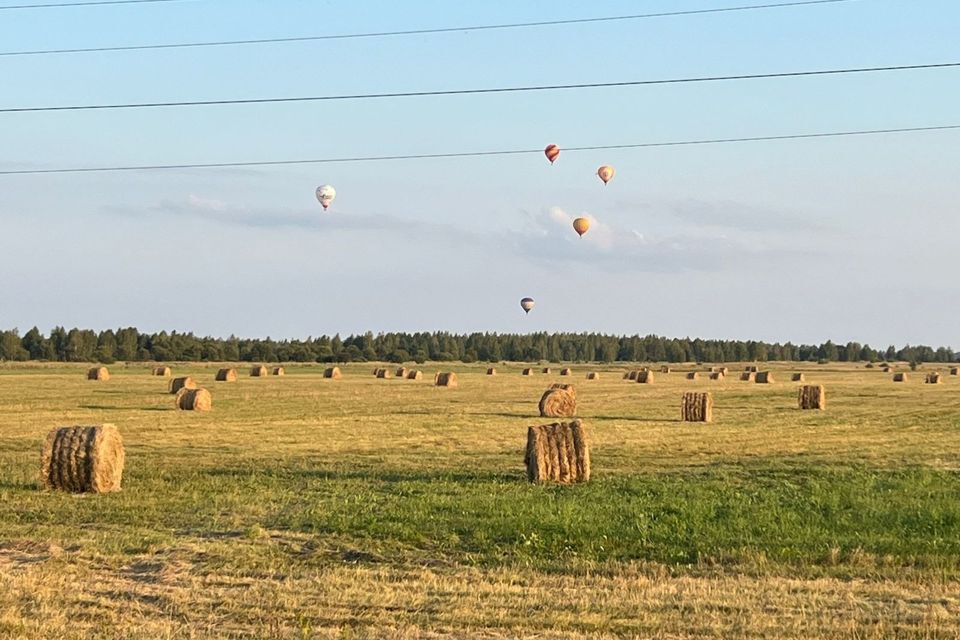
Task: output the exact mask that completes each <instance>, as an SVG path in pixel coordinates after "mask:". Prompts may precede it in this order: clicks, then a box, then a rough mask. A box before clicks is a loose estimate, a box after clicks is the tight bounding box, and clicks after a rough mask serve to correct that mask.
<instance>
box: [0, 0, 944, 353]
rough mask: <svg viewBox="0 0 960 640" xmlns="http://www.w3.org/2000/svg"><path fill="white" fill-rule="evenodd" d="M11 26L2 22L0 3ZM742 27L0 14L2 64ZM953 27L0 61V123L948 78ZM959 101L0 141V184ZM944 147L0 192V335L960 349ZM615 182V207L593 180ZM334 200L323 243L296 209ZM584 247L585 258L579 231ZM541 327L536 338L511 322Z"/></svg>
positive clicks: (408, 111)
mask: <svg viewBox="0 0 960 640" xmlns="http://www.w3.org/2000/svg"><path fill="white" fill-rule="evenodd" d="M3 4H11V2H9V1H6V0H4V1H2V2H0V6H2V5H3ZM737 4H746V3H745V2H742V1H737V2H728V1H720V0H669V1H667V0H661V1H656V0H642V1H640V0H634V1H630V2H626V1H612V0H607V1H604V2H593V3H585V2H572V1H562V0H561V1H558V0H551V1H549V2H547V1H528V2H515V1H514V2H508V1H490V2H483V3H479V2H478V3H459V2H458V3H454V2H448V1H442V2H441V1H439V0H438V1H434V2H419V1H418V2H413V1H411V2H404V3H399V2H388V1H368V2H363V3H358V2H346V1H345V0H344V1H328V2H327V1H325V2H320V1H313V2H309V1H307V0H280V1H276V2H264V1H253V0H230V1H229V2H228V1H227V0H183V1H182V2H170V3H161V4H156V5H149V4H146V5H136V6H113V7H99V8H96V7H89V8H72V9H48V10H32V11H5V12H4V11H0V50H4V51H12V50H18V49H38V48H48V47H56V48H60V47H72V46H77V47H84V46H98V45H123V44H144V43H155V42H173V41H189V40H217V39H241V38H260V37H273V36H278V37H283V36H297V35H316V34H326V33H350V32H366V31H379V30H394V29H416V28H429V27H448V26H456V25H469V24H488V23H499V22H512V21H533V20H554V19H564V18H580V17H593V16H603V15H618V14H628V13H638V12H647V11H649V12H656V11H665V10H683V9H698V8H712V7H724V6H734V5H737ZM958 23H960V5H957V3H955V2H952V1H948V0H915V1H909V2H907V1H903V0H859V1H854V2H848V3H840V4H835V5H823V6H816V7H798V8H782V9H770V10H765V11H753V12H742V13H728V14H713V15H700V16H685V17H672V18H657V19H650V20H642V21H625V22H619V23H603V24H590V25H576V26H560V27H548V28H540V29H523V30H505V31H488V32H458V33H450V34H440V35H429V36H413V37H396V38H383V39H358V40H340V41H336V40H335V41H327V42H313V43H299V44H283V45H269V46H258V47H223V48H214V49H187V50H167V51H144V52H130V53H96V54H83V55H59V56H43V57H0V78H2V85H0V86H2V90H0V106H3V107H14V106H40V105H55V104H80V103H98V102H100V103H102V102H136V101H150V100H180V99H184V100H191V99H216V98H247V97H264V96H293V95H322V94H338V93H353V92H380V91H409V90H431V89H455V88H470V87H487V86H506V85H524V84H551V83H575V82H605V81H620V80H635V79H650V78H669V77H682V76H700V75H714V74H742V73H765V72H778V71H790V70H803V69H819V68H835V67H856V66H875V65H895V64H922V63H936V62H952V61H958V60H960V48H958V46H957V42H958V38H957V35H958V34H957V26H956V25H957V24H958ZM958 107H960V71H957V70H932V71H911V72H900V73H889V74H875V75H862V76H843V77H823V78H800V79H781V80H757V81H744V82H730V83H708V84H697V85H676V86H657V87H637V88H622V89H597V90H584V91H572V92H555V93H530V94H507V95H495V96H463V97H432V98H410V99H400V100H371V101H363V102H333V103H299V104H286V105H256V106H229V107H218V108H213V107H201V108H188V109H148V110H139V111H101V112H74V113H62V112H61V113H25V114H0V167H2V168H31V167H37V168H47V167H58V166H89V165H104V164H106V165H116V164H121V165H122V164H151V163H179V162H217V161H235V160H270V159H288V158H307V157H339V156H355V155H379V154H386V155H389V154H395V153H399V154H403V153H431V152H447V151H460V150H470V151H472V150H485V149H502V148H540V147H543V146H545V145H546V144H548V143H556V144H559V145H560V146H561V147H564V146H567V147H571V146H580V145H598V144H599V145H602V144H619V143H635V142H647V141H659V140H679V139H695V138H713V137H736V136H753V135H767V134H774V135H776V134H786V133H804V132H817V131H836V130H845V129H869V128H887V127H908V126H927V125H941V124H958V123H960V115H957V114H958V113H960V110H958ZM958 148H960V132H938V133H919V134H910V135H897V136H882V137H870V138H855V139H853V138H846V139H830V140H817V141H791V142H762V143H745V144H736V145H723V146H710V147H680V148H659V149H643V150H622V151H607V152H580V153H567V154H563V155H561V157H560V159H559V160H558V161H557V164H556V165H555V166H552V167H551V166H550V165H549V164H548V163H547V162H546V160H545V159H543V158H542V157H532V156H516V157H495V158H473V159H457V160H450V159H447V160H423V161H411V162H381V163H368V164H340V165H336V164H331V165H316V166H295V167H281V168H263V169H260V168H247V169H216V170H182V171H169V172H157V173H147V172H144V173H123V174H86V175H47V176H21V177H0V229H2V241H3V247H4V248H3V251H0V283H2V284H0V288H2V292H0V293H2V296H0V298H2V302H0V326H3V327H11V326H18V327H20V328H21V330H26V329H28V328H29V327H31V326H33V325H39V326H40V327H41V328H43V329H44V330H46V329H49V328H50V327H51V326H53V325H56V324H62V325H67V326H74V325H79V326H84V327H93V328H105V327H115V326H120V325H124V326H126V325H136V326H138V327H140V328H141V329H145V330H159V329H179V330H193V331H196V332H199V333H204V334H207V333H209V334H216V335H227V334H230V333H235V334H238V335H248V336H265V335H271V336H273V337H295V336H306V335H317V334H320V333H334V332H341V333H352V332H362V331H366V330H372V331H386V330H432V329H443V330H451V331H473V330H481V331H485V330H488V331H539V330H570V331H594V330H595V331H604V332H613V333H635V332H639V333H658V334H663V335H670V336H683V335H696V336H703V337H724V338H754V339H768V340H793V341H821V340H825V339H827V338H831V339H833V340H835V341H846V340H851V339H856V340H861V341H868V342H870V343H872V344H874V345H875V346H876V345H882V346H885V345H886V344H888V343H891V342H892V343H897V344H901V343H906V342H912V343H918V342H923V343H933V344H952V345H953V346H960V340H958V339H957V338H958V336H957V325H956V322H955V320H954V319H955V318H956V317H957V316H958V314H960V296H958V293H960V290H958V286H957V284H956V279H955V277H954V272H955V264H956V260H955V256H956V244H957V238H958V236H960V217H958V215H957V206H958V205H957V202H960V180H958V179H957V170H958V166H960V162H958V161H960V152H958ZM605 163H609V164H612V165H614V166H615V167H616V168H617V176H616V178H615V179H614V181H613V182H611V183H610V185H609V186H607V187H603V185H602V184H601V183H600V182H599V180H597V178H596V176H595V175H594V172H595V170H596V168H597V166H599V165H600V164H605ZM323 183H331V184H334V185H336V187H337V190H338V194H339V195H338V199H337V201H336V203H335V204H334V207H333V208H332V209H331V211H330V212H329V213H327V214H323V213H322V212H321V210H320V207H319V206H318V205H317V203H316V201H315V200H314V196H313V192H314V189H315V188H316V186H317V185H319V184H323ZM584 213H586V214H589V215H591V216H593V217H594V218H595V219H596V220H597V224H596V225H595V227H594V229H593V230H592V231H591V232H590V234H588V235H587V236H586V237H585V238H583V239H582V240H581V239H578V238H577V237H576V235H575V234H574V233H573V231H572V230H571V229H569V219H570V218H571V217H572V216H576V215H581V214H584ZM527 295H529V296H532V297H534V298H536V299H537V302H538V306H537V308H536V310H535V311H534V312H533V313H531V314H530V315H529V316H525V315H524V314H523V313H522V311H521V310H520V307H519V304H518V302H519V299H520V298H521V297H523V296H527Z"/></svg>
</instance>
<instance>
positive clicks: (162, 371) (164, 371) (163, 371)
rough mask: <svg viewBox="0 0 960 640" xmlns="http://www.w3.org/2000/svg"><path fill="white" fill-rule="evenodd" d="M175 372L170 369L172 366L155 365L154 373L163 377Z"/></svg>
mask: <svg viewBox="0 0 960 640" xmlns="http://www.w3.org/2000/svg"><path fill="white" fill-rule="evenodd" d="M172 374H173V372H172V371H171V370H170V367H154V368H153V375H155V376H160V377H161V378H169V377H170V376H171V375H172Z"/></svg>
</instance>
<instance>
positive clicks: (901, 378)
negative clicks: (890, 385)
mask: <svg viewBox="0 0 960 640" xmlns="http://www.w3.org/2000/svg"><path fill="white" fill-rule="evenodd" d="M907 380H908V378H907V374H905V373H903V372H901V373H895V374H893V381H894V382H906V381H907Z"/></svg>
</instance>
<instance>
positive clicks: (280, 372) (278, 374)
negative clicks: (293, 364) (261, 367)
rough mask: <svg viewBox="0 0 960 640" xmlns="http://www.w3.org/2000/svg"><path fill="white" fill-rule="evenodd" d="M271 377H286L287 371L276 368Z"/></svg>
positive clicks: (271, 372)
mask: <svg viewBox="0 0 960 640" xmlns="http://www.w3.org/2000/svg"><path fill="white" fill-rule="evenodd" d="M270 375H272V376H285V375H287V370H286V369H284V368H283V367H274V368H273V369H272V370H271V371H270Z"/></svg>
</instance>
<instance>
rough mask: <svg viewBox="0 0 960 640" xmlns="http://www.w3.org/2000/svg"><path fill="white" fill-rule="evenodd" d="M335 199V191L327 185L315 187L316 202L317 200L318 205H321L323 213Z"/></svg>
mask: <svg viewBox="0 0 960 640" xmlns="http://www.w3.org/2000/svg"><path fill="white" fill-rule="evenodd" d="M336 197H337V190H336V189H334V188H333V187H332V186H330V185H329V184H325V185H323V186H322V187H317V200H319V201H320V204H321V205H323V210H324V211H326V210H327V208H328V207H329V206H330V205H331V204H333V201H334V199H335V198H336Z"/></svg>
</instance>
